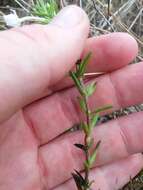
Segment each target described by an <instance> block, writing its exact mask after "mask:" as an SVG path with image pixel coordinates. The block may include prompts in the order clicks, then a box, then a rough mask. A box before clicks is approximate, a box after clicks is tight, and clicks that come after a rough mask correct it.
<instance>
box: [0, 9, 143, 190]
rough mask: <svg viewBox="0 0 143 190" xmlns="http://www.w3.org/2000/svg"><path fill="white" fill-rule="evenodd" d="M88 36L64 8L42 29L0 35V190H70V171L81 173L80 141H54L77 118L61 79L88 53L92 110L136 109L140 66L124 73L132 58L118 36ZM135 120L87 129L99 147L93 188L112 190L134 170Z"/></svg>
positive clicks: (83, 21) (127, 40)
mask: <svg viewBox="0 0 143 190" xmlns="http://www.w3.org/2000/svg"><path fill="white" fill-rule="evenodd" d="M88 31H89V21H88V18H87V16H86V14H85V13H84V12H83V11H82V10H81V9H80V8H78V7H75V6H70V7H68V8H66V9H64V10H63V11H61V12H60V13H59V15H58V16H57V17H56V18H55V19H54V20H53V21H52V22H51V23H50V24H49V25H48V26H40V25H32V26H25V27H21V28H16V29H12V30H9V31H5V32H1V33H0V52H1V54H0V92H1V93H0V105H1V106H0V189H1V190H9V189H11V190H19V189H20V190H68V189H70V190H76V187H75V185H74V183H73V181H72V179H71V172H72V171H73V169H78V170H82V162H83V160H84V158H83V155H82V154H81V152H80V151H79V150H77V149H76V148H75V147H74V146H73V143H74V142H82V134H81V132H76V133H71V134H66V135H64V136H62V137H58V135H59V134H60V133H62V132H63V131H64V130H65V129H67V128H69V127H71V126H72V125H73V124H74V123H77V122H78V121H79V120H80V119H81V117H82V115H81V113H80V110H79V108H78V106H77V102H76V96H77V95H78V93H77V90H76V89H75V87H73V84H72V81H71V80H70V79H69V78H68V77H67V73H68V71H69V70H70V69H71V68H73V67H74V64H75V62H76V61H77V60H78V59H79V58H80V57H81V56H84V55H86V54H87V53H88V52H89V51H92V55H93V56H92V60H91V62H90V64H89V66H88V69H87V70H88V72H96V71H103V72H105V74H104V75H102V76H100V77H97V78H95V79H92V80H97V81H98V84H97V91H96V93H95V95H94V96H93V97H92V98H91V100H90V104H91V106H92V108H93V109H95V108H96V107H98V106H101V105H106V104H112V105H113V110H117V109H119V108H123V107H127V106H131V105H135V104H139V103H142V101H143V90H142V80H143V72H142V71H143V63H138V64H134V65H129V66H128V64H129V63H130V62H131V61H132V60H133V59H134V57H135V56H136V55H137V52H138V47H137V43H136V41H135V40H134V39H133V38H132V37H131V36H129V35H128V34H125V33H114V34H108V35H103V36H100V37H96V38H90V39H87V36H88ZM113 110H112V111H113ZM142 115H143V113H142V112H139V113H135V114H132V115H129V116H126V117H122V118H119V119H116V120H113V121H110V122H108V123H106V124H102V125H100V126H98V127H96V128H95V131H94V136H95V141H98V140H101V147H100V149H99V152H98V156H97V162H96V164H95V166H94V167H93V169H92V171H91V174H90V175H91V179H94V180H95V183H94V184H93V189H100V190H116V189H119V188H121V187H122V186H123V185H125V184H126V183H127V182H128V181H129V179H130V177H134V176H135V175H136V174H137V173H138V172H139V171H140V170H141V169H142V166H143V157H142V155H141V154H140V153H141V152H142V151H143V138H142V134H143V117H142Z"/></svg>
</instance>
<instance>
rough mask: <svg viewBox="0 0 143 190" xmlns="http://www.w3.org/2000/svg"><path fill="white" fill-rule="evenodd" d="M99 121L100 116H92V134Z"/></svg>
mask: <svg viewBox="0 0 143 190" xmlns="http://www.w3.org/2000/svg"><path fill="white" fill-rule="evenodd" d="M98 119H99V114H98V113H97V114H95V115H93V116H92V119H91V124H90V130H91V132H92V129H93V128H94V127H95V126H96V124H97V121H98Z"/></svg>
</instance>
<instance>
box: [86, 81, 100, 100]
mask: <svg viewBox="0 0 143 190" xmlns="http://www.w3.org/2000/svg"><path fill="white" fill-rule="evenodd" d="M96 84H97V82H92V83H91V84H89V85H88V86H86V89H85V93H86V96H87V97H89V96H91V95H92V94H93V93H94V92H95V90H96Z"/></svg>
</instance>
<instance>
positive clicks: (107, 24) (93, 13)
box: [0, 0, 143, 190]
mask: <svg viewBox="0 0 143 190" xmlns="http://www.w3.org/2000/svg"><path fill="white" fill-rule="evenodd" d="M19 1H20V2H21V5H22V6H23V7H22V6H18V5H17V4H16V3H15V2H14V0H2V1H0V15H2V14H3V13H9V12H10V9H11V8H12V9H13V10H16V11H17V13H18V14H19V15H20V16H22V15H27V14H28V10H29V6H27V5H26V4H24V3H23V2H27V3H28V5H30V4H31V2H32V1H33V0H19ZM57 2H58V3H59V6H60V7H63V6H66V5H68V4H78V5H79V6H81V7H82V8H83V9H84V10H85V11H86V12H87V14H88V15H89V19H90V23H91V34H90V35H91V36H98V35H101V34H107V33H110V32H128V33H129V34H131V35H132V36H133V37H134V38H135V39H136V40H137V42H138V45H139V54H138V56H137V58H136V60H135V61H141V60H143V0H110V7H109V6H108V0H57ZM0 18H1V17H0ZM0 28H1V29H6V27H5V25H4V24H3V20H1V19H0ZM140 110H143V105H139V106H135V107H130V108H127V109H125V110H120V111H119V112H115V113H113V114H112V115H111V116H108V118H105V120H107V119H112V118H115V117H119V116H122V115H125V114H130V113H132V112H137V111H140ZM129 189H130V190H143V172H141V173H140V174H139V175H138V176H137V177H136V178H135V179H134V180H131V182H130V183H129V184H128V185H127V186H126V187H124V188H123V189H122V190H129Z"/></svg>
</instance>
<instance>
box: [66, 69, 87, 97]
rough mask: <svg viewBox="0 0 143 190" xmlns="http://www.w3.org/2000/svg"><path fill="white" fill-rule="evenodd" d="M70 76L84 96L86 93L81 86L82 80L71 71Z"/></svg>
mask: <svg viewBox="0 0 143 190" xmlns="http://www.w3.org/2000/svg"><path fill="white" fill-rule="evenodd" d="M69 74H70V76H71V78H72V79H73V81H74V83H75V85H76V87H77V88H78V91H79V93H80V94H81V95H83V94H84V92H83V87H82V85H81V82H80V80H79V79H78V78H77V76H76V74H75V73H74V72H72V71H70V73H69Z"/></svg>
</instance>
